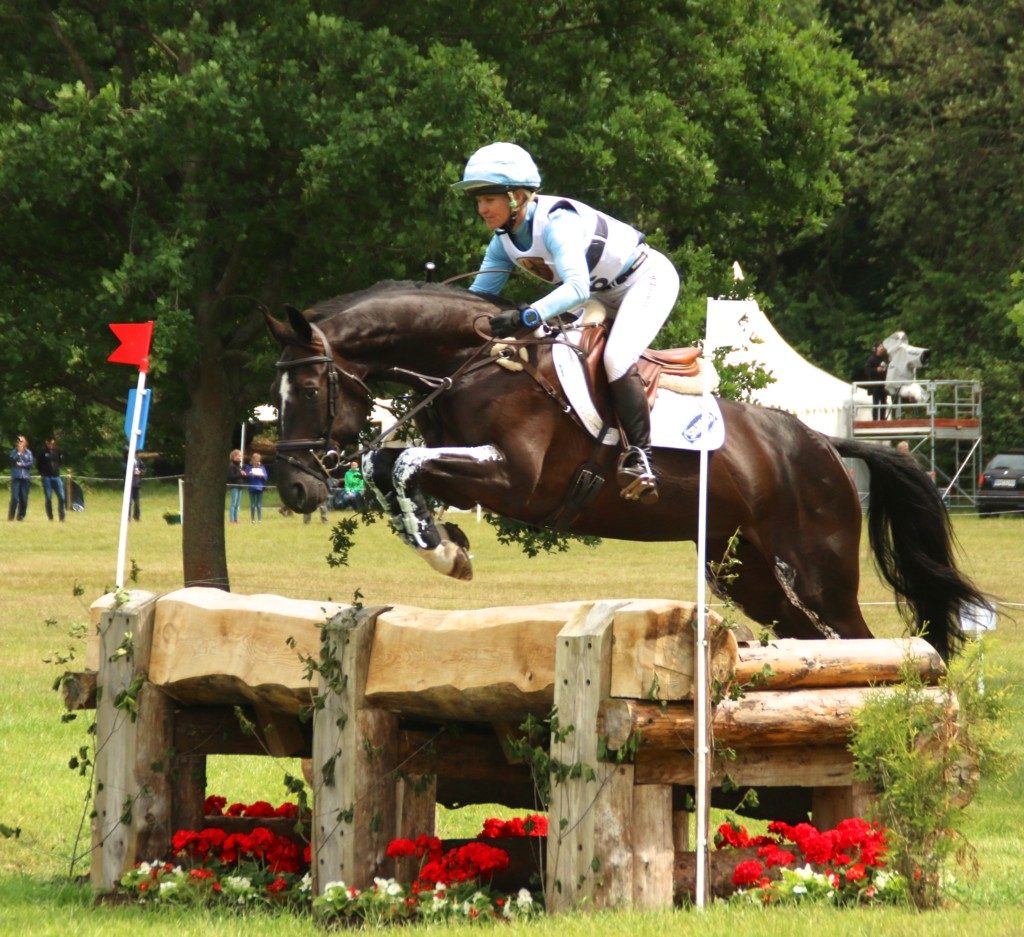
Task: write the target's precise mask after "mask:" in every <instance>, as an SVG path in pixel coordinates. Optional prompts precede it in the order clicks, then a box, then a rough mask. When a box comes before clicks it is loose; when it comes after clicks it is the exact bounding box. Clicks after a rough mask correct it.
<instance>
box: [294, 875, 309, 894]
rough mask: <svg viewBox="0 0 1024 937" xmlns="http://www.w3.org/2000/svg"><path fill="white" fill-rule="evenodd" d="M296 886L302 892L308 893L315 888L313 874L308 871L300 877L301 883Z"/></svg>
mask: <svg viewBox="0 0 1024 937" xmlns="http://www.w3.org/2000/svg"><path fill="white" fill-rule="evenodd" d="M296 887H297V888H298V890H299V891H300V892H301V893H302V894H304V895H308V894H309V893H310V891H312V889H313V876H312V875H310V874H309V873H308V872H307V873H306V874H305V875H303V876H302V878H301V879H299V884H298V885H297V886H296Z"/></svg>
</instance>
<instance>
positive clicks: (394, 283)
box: [309, 280, 515, 322]
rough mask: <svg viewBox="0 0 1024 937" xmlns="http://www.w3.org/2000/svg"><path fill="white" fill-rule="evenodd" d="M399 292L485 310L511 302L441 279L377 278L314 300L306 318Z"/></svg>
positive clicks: (328, 314) (315, 318)
mask: <svg viewBox="0 0 1024 937" xmlns="http://www.w3.org/2000/svg"><path fill="white" fill-rule="evenodd" d="M401 293H421V294H426V295H428V296H432V297H437V298H439V299H445V298H447V299H453V300H458V301H459V302H462V303H465V302H469V303H473V304H475V305H484V306H486V307H487V308H488V310H494V309H497V310H502V309H510V308H512V307H513V306H514V305H515V303H513V302H511V301H510V300H507V299H505V298H504V297H502V296H497V295H495V294H493V293H473V292H470V291H469V290H467V289H463V288H461V287H456V286H446V285H445V284H444V283H425V282H424V281H422V280H381V281H380V282H379V283H375V284H373V286H369V287H367V288H366V289H364V290H359V291H357V292H355V293H344V294H342V295H340V296H333V297H331V298H330V299H324V300H321V301H320V302H318V303H315V304H314V305H312V306H311V307H310V308H309V313H310V315H309V320H310V321H311V322H322V321H323V320H324V319H330V318H332V317H334V316H336V315H337V314H338V313H340V312H344V311H345V310H346V309H352V308H354V307H355V306H358V305H359V304H360V303H363V302H365V301H367V300H370V299H377V298H380V297H381V296H388V295H392V294H395V295H397V294H401Z"/></svg>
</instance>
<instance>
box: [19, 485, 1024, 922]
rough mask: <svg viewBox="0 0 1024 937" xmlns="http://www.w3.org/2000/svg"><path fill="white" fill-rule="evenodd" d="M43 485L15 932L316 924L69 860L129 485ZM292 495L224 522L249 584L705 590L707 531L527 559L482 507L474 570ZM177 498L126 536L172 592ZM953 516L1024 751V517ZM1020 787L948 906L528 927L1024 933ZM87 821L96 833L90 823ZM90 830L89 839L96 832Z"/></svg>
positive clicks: (972, 832) (993, 668)
mask: <svg viewBox="0 0 1024 937" xmlns="http://www.w3.org/2000/svg"><path fill="white" fill-rule="evenodd" d="M39 494H40V492H39V490H38V488H34V489H33V492H32V498H31V501H30V505H29V514H28V518H27V519H26V520H25V521H24V522H22V523H16V522H15V523H8V522H4V523H6V526H5V528H4V530H3V536H2V537H0V646H2V650H3V665H4V668H5V671H6V673H5V679H4V680H3V694H2V697H0V825H2V827H0V832H2V833H3V834H4V835H3V836H0V934H24V935H36V934H54V935H56V934H66V933H75V934H81V935H91V934H97V935H99V934H103V935H122V934H123V935H128V934H144V935H150V934H152V935H157V934H173V935H175V937H193V935H200V934H203V935H206V934H209V933H211V932H216V933H217V934H218V935H225V937H228V935H234V934H242V933H245V934H251V933H254V932H255V933H260V934H267V935H271V937H285V935H292V934H313V933H316V932H318V928H317V926H316V925H315V924H314V923H313V922H312V921H311V920H310V919H309V918H304V917H300V916H268V915H259V916H257V917H252V916H250V917H243V916H240V915H235V914H230V913H224V912H204V911H189V912H180V911H178V912H175V911H153V910H149V909H139V908H133V907H126V906H102V907H94V906H93V903H92V899H91V894H90V892H89V889H88V885H87V884H85V883H83V880H82V879H81V876H82V875H83V874H85V873H86V872H87V863H86V862H79V863H78V864H77V865H76V866H75V867H74V868H72V867H71V857H72V855H73V854H74V853H75V851H76V837H80V836H81V835H83V834H82V833H81V832H80V830H81V828H82V823H83V816H84V814H85V812H87V810H88V807H87V803H86V795H87V793H88V792H87V789H86V783H85V780H84V779H83V778H82V777H80V776H79V775H78V773H77V772H75V771H73V770H71V769H69V767H68V763H69V760H70V759H71V758H72V757H73V756H74V755H75V754H76V753H77V752H78V750H79V748H80V747H81V746H83V745H88V737H87V734H86V729H87V726H88V722H89V719H88V714H82V715H80V717H79V718H77V719H75V720H73V721H70V722H62V720H61V716H62V708H61V705H60V700H59V698H58V695H57V694H56V693H54V692H53V691H52V690H51V685H52V684H53V682H54V680H55V679H56V678H57V677H58V676H59V674H60V673H61V672H62V671H63V670H65V669H70V670H74V669H80V668H81V666H82V663H81V656H82V652H83V641H82V639H81V638H79V637H72V636H71V634H72V632H73V631H74V628H75V626H76V625H82V624H84V622H85V621H86V620H87V609H88V605H89V603H90V602H91V601H92V600H93V599H95V598H97V597H98V596H100V595H102V594H103V593H104V592H106V591H108V590H109V589H110V587H111V585H112V583H113V582H114V576H115V570H114V565H115V560H116V551H117V529H118V513H119V509H120V499H119V496H118V495H117V494H116V493H114V492H111V491H102V490H100V491H95V492H90V493H88V497H87V509H86V511H84V512H82V513H73V514H69V516H68V520H67V521H66V522H65V523H63V524H60V523H58V522H48V521H47V520H46V517H45V515H44V513H43V510H42V504H41V499H40V497H39ZM0 495H2V496H4V497H6V491H5V490H0ZM276 507H277V505H276V502H275V501H274V498H273V494H272V493H271V494H270V495H269V497H268V504H267V509H266V510H265V514H264V518H265V519H264V521H263V523H262V524H259V525H254V524H250V523H248V521H247V520H245V521H243V523H241V524H239V525H237V526H230V527H229V528H228V530H227V540H228V552H229V564H230V572H231V588H232V589H233V590H234V591H237V592H245V593H256V592H270V593H277V594H280V595H285V596H292V597H301V598H313V599H333V600H338V601H347V600H349V599H350V598H351V597H352V596H353V595H355V594H356V592H357V591H358V592H359V593H361V595H362V599H361V601H363V602H364V603H366V604H391V603H402V604H410V605H421V606H424V607H430V608H458V607H466V608H468V607H483V606H487V605H505V604H516V603H527V602H543V601H561V600H566V599H593V598H611V597H632V596H637V597H642V596H643V597H654V596H670V597H678V598H692V597H693V595H694V566H695V557H694V549H693V546H692V544H628V543H623V542H617V541H605V542H604V543H603V544H602V545H601V546H599V547H597V548H595V549H589V548H586V547H582V546H576V547H573V548H572V549H571V550H570V551H569V552H567V553H564V554H558V555H551V556H541V557H537V558H535V559H527V558H526V557H525V556H523V555H522V554H520V553H519V552H518V550H517V549H516V548H513V547H504V546H501V545H500V544H498V543H497V541H496V539H495V536H494V533H493V530H492V528H490V527H489V526H488V525H487V524H486V523H480V524H478V523H477V522H476V518H475V516H474V515H472V514H459V515H454V516H453V517H452V518H451V519H454V520H456V521H457V522H458V523H460V524H461V525H462V526H463V528H464V529H465V530H466V532H467V533H468V534H469V536H470V539H471V540H472V541H473V552H474V555H475V566H476V577H475V579H474V581H473V582H472V583H468V584H466V583H458V582H454V581H451V580H447V579H444V578H442V577H440V576H438V575H437V574H435V573H433V572H431V571H430V570H429V569H428V568H427V567H426V565H425V564H423V563H422V561H420V560H419V559H418V558H417V557H415V556H414V555H413V554H412V552H411V551H409V550H408V549H407V548H405V547H404V546H402V545H401V544H400V543H399V542H398V541H397V540H396V539H395V538H394V537H393V536H392V535H391V534H390V533H389V532H388V530H387V529H386V527H385V525H383V524H376V525H374V526H372V527H369V528H365V529H362V530H360V532H359V533H358V535H357V539H356V545H355V547H354V549H353V551H352V553H351V556H350V565H349V566H348V567H346V568H338V569H335V568H331V567H329V566H328V565H327V563H326V562H325V555H326V554H327V552H328V550H329V544H328V531H329V530H330V527H329V526H328V525H324V524H321V523H320V522H319V520H318V518H316V517H315V516H314V519H313V523H310V524H303V523H302V519H301V518H299V517H294V516H292V517H284V516H282V515H280V514H279V513H278V512H277V510H276ZM244 508H245V505H244V504H243V511H244ZM176 510H177V494H176V489H175V488H174V487H173V486H171V485H161V484H159V483H155V482H154V483H151V484H150V485H149V486H148V487H146V488H145V489H144V491H143V503H142V511H143V519H142V521H141V522H140V523H137V524H135V523H133V524H132V525H131V529H130V539H129V544H128V557H129V559H130V561H131V562H132V563H133V564H134V567H135V569H136V570H137V580H136V583H135V584H136V585H137V586H138V587H139V588H143V589H147V590H150V591H154V592H164V591H170V590H171V589H175V588H178V587H180V586H181V584H182V573H181V559H180V543H181V527H178V526H171V525H169V524H167V523H165V521H164V519H163V516H162V515H163V514H164V512H166V511H176ZM243 516H244V515H243ZM338 516H339V515H333V516H332V517H333V518H335V519H336V518H337V517H338ZM954 525H955V529H956V532H957V535H958V538H959V540H960V543H961V547H962V551H963V562H964V566H965V568H966V570H967V571H968V572H969V573H970V574H971V575H973V576H974V577H975V578H976V580H977V581H978V583H979V584H980V585H981V586H982V588H984V589H985V590H987V591H989V592H990V593H992V594H994V595H995V596H997V597H998V598H999V599H1000V600H1001V601H1002V602H1003V603H1004V604H1003V605H1002V610H1003V611H1004V612H1005V613H1007V614H1004V615H1003V617H1002V618H1001V620H1000V625H999V629H998V631H997V632H996V633H995V634H994V635H992V636H990V637H989V638H987V639H986V649H985V654H986V662H987V664H988V665H989V670H988V673H987V676H986V683H987V686H988V688H989V691H990V692H1001V693H1006V694H1007V695H1008V701H1009V703H1010V714H1009V716H1008V717H1007V720H1006V729H1007V732H1008V736H1009V738H1010V739H1011V740H1012V744H1013V745H1014V746H1015V748H1016V752H1017V755H1018V759H1019V756H1020V754H1021V752H1022V750H1024V743H1022V742H1021V741H1020V740H1021V738H1022V737H1024V714H1022V707H1024V690H1022V688H1021V680H1020V678H1019V676H1018V675H1017V674H1016V672H1015V667H1016V666H1017V665H1018V664H1017V662H1018V661H1019V660H1020V659H1021V656H1022V653H1021V652H1022V651H1024V628H1022V625H1021V623H1020V618H1021V616H1022V615H1024V608H1022V604H1024V577H1022V576H1021V573H1020V569H1021V561H1022V559H1024V549H1022V546H1024V520H1021V519H1018V518H1000V519H991V520H986V521H979V520H978V519H977V518H975V517H973V516H969V515H965V516H958V517H956V518H955V519H954ZM863 552H864V547H863V546H862V554H863ZM861 568H862V570H863V581H862V585H861V600H862V602H863V603H864V605H865V614H866V617H867V619H868V622H869V624H870V625H871V627H872V628H873V630H874V631H875V632H876V634H878V635H880V636H895V635H899V634H901V633H903V626H902V623H901V622H900V619H899V617H898V615H897V613H896V610H895V608H894V605H893V602H892V595H891V594H890V593H889V592H888V590H887V588H886V587H885V586H884V585H883V584H881V583H880V582H879V581H878V579H877V577H876V576H875V574H874V572H873V569H872V567H871V563H870V560H869V558H868V557H867V556H866V555H862V565H861ZM76 593H78V594H76ZM296 771H297V765H296V764H295V763H293V762H288V761H283V762H282V761H276V760H274V759H271V758H230V757H219V758H212V759H211V760H210V770H209V788H208V789H209V791H210V792H211V793H219V794H222V795H224V796H225V797H227V798H229V800H247V801H251V800H255V799H266V800H271V801H274V802H280V801H281V800H283V799H285V792H284V788H283V786H282V779H283V777H284V774H285V773H286V772H291V773H296ZM1022 798H1024V774H1022V769H1021V766H1020V761H1019V760H1018V763H1017V766H1016V768H1015V769H1014V771H1013V773H1012V774H1011V775H1010V777H1009V778H1008V779H1006V780H1005V781H1003V782H1002V783H1000V784H994V783H985V784H983V786H982V790H981V791H980V793H979V795H978V797H977V798H976V799H975V801H974V803H972V804H971V806H970V807H968V808H967V811H966V814H965V818H964V832H965V835H966V838H967V841H968V842H969V843H970V844H971V845H972V847H973V850H974V854H975V856H976V859H977V863H978V871H977V874H976V875H970V874H968V871H967V870H963V871H961V872H958V878H957V882H956V884H955V885H954V886H953V887H952V889H951V892H950V894H951V900H950V903H949V906H948V907H947V908H945V909H943V910H940V911H936V912H929V913H927V914H919V913H916V912H914V911H911V910H895V909H860V910H851V911H845V910H838V911H837V910H828V909H821V908H800V909H793V910H786V911H783V910H778V909H773V910H770V911H761V910H757V909H743V908H736V907H731V906H724V905H716V906H713V907H711V908H709V909H707V910H706V911H704V912H697V911H679V912H674V913H659V914H637V913H625V912H623V913H615V914H603V915H596V916H583V915H579V916H577V915H573V916H568V917H563V918H553V919H547V920H543V921H540V922H538V923H536V924H532V925H528V926H527V925H522V926H520V927H519V928H518V929H520V930H523V931H528V932H529V933H530V934H531V935H532V934H535V935H538V937H540V935H546V934H555V933H557V934H558V935H559V937H575V935H577V934H578V935H581V937H582V935H586V937H604V935H613V934H624V933H631V934H638V935H646V934H651V935H654V934H659V935H660V934H664V933H670V934H694V935H697V934H700V935H702V937H713V935H719V934H721V935H729V937H736V935H739V934H742V935H743V937H760V935H765V937H767V935H775V934H780V933H785V934H793V935H802V934H807V935H814V937H821V935H824V934H828V935H832V934H865V935H867V934H872V935H878V934H886V935H911V934H913V935H919V934H924V933H927V934H928V935H929V937H938V935H945V934H950V935H952V934H963V933H967V932H969V933H971V934H972V937H988V935H1010V934H1022V933H1024V850H1022V848H1021V845H1020V843H1021V841H1022V837H1021V821H1022V820H1024V809H1022V807H1021V802H1022ZM495 809H497V808H495ZM493 812H494V811H493V809H488V808H469V809H467V810H465V811H454V812H447V811H442V815H441V817H440V818H439V826H440V830H441V832H442V833H443V834H444V835H463V836H466V835H473V834H474V833H475V832H476V830H477V829H478V827H479V822H480V819H481V818H482V817H483V816H486V815H488V814H489V813H493ZM15 831H17V832H16V833H15ZM84 836H85V839H86V840H87V839H88V834H87V833H85V834H84ZM77 849H78V850H79V851H81V849H82V842H81V840H80V839H78V842H77ZM417 930H419V929H417ZM424 930H429V929H426V928H425V929H424ZM435 930H436V928H435Z"/></svg>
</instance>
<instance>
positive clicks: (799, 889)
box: [793, 885, 807, 895]
mask: <svg viewBox="0 0 1024 937" xmlns="http://www.w3.org/2000/svg"><path fill="white" fill-rule="evenodd" d="M793 894H794V895H806V894H807V886H806V885H794V886H793Z"/></svg>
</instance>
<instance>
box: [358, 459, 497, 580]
mask: <svg viewBox="0 0 1024 937" xmlns="http://www.w3.org/2000/svg"><path fill="white" fill-rule="evenodd" d="M441 460H444V464H445V465H446V466H449V467H450V465H451V464H452V463H453V462H454V463H458V464H460V465H463V466H465V467H466V468H468V469H469V470H470V472H469V474H471V475H478V474H479V470H480V469H481V468H493V466H494V465H495V464H500V463H502V462H504V457H503V456H502V454H501V452H500V451H499V450H498V449H496V448H495V447H494V446H446V447H441V448H437V449H428V448H426V447H423V446H411V447H409V448H408V449H401V450H398V449H381V450H378V451H376V452H371V453H367V454H366V455H365V456H363V475H364V477H365V478H366V479H367V483H368V485H369V486H370V489H371V491H372V492H373V494H374V496H375V497H376V498H377V500H378V502H379V503H380V505H381V507H382V508H383V509H384V511H385V513H386V514H387V515H388V520H389V522H390V524H391V526H392V528H393V529H394V530H395V532H396V533H397V534H398V536H399V537H401V539H402V540H403V541H404V542H405V543H407V544H408V545H409V546H411V547H412V548H413V549H414V550H415V551H416V552H417V553H418V554H419V555H420V556H421V557H423V559H424V560H426V562H427V563H428V564H429V565H430V567H431V568H432V569H435V570H437V571H438V572H439V573H442V574H443V575H445V576H451V577H452V578H454V579H461V580H463V581H469V580H470V579H472V578H473V565H472V562H471V560H470V556H469V552H468V547H469V542H468V540H466V539H465V537H464V536H463V535H462V532H461V531H460V530H459V529H458V528H457V527H455V526H454V525H451V524H442V523H438V522H437V521H436V520H435V518H434V515H433V513H432V512H431V510H430V507H429V505H428V504H427V501H426V498H425V497H424V496H423V493H422V492H421V491H420V489H419V484H418V482H419V476H420V473H421V472H422V471H423V469H424V468H425V467H426V466H428V465H430V464H431V463H435V462H439V461H441Z"/></svg>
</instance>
